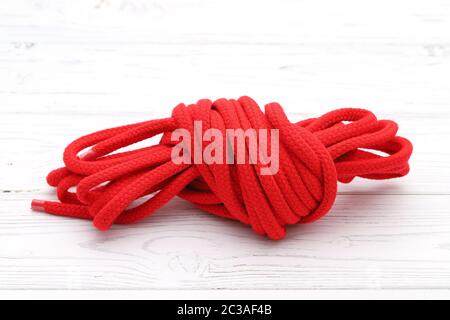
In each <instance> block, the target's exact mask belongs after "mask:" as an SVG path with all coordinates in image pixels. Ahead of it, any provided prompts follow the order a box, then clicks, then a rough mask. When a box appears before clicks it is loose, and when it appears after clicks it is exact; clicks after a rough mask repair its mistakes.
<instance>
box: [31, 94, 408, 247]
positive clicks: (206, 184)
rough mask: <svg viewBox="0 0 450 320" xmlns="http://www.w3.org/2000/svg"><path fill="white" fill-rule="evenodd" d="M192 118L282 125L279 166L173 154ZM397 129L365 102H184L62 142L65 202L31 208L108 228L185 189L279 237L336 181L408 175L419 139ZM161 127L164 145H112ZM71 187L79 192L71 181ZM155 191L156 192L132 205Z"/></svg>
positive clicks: (60, 184) (316, 206)
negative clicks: (292, 109)
mask: <svg viewBox="0 0 450 320" xmlns="http://www.w3.org/2000/svg"><path fill="white" fill-rule="evenodd" d="M194 120H199V121H202V124H203V130H207V129H208V128H217V129H219V130H221V131H222V132H225V129H226V128H228V129H237V128H242V129H244V130H245V129H248V128H254V129H262V128H266V129H271V128H277V129H279V137H280V150H279V157H280V160H279V163H280V168H279V171H278V173H277V174H275V175H272V176H270V175H261V174H260V172H259V170H258V168H259V167H260V166H259V164H255V165H253V164H236V165H227V164H212V165H206V164H193V165H190V164H175V163H174V162H172V160H171V152H172V148H173V147H174V145H175V144H176V143H177V142H172V141H171V139H170V134H171V133H172V132H173V131H174V130H175V129H177V128H184V129H187V130H189V131H190V132H191V133H192V134H193V123H194ZM397 130H398V126H397V124H396V123H395V122H393V121H390V120H377V118H376V117H375V115H373V114H372V113H371V112H370V111H367V110H363V109H350V108H348V109H339V110H335V111H332V112H329V113H327V114H325V115H323V116H321V117H319V118H315V119H308V120H304V121H300V122H298V123H295V124H293V123H290V122H289V120H288V119H287V117H286V115H285V113H284V112H283V110H282V108H281V106H280V105H279V104H278V103H270V104H268V105H266V107H265V114H264V113H263V112H261V110H260V109H259V107H258V105H257V104H256V102H254V101H253V100H252V99H251V98H249V97H242V98H240V99H239V100H226V99H220V100H217V101H216V102H214V103H212V102H211V101H209V100H200V101H199V102H198V103H197V104H193V105H189V106H185V105H184V104H180V105H178V106H177V107H176V108H175V109H174V110H173V113H172V117H171V118H166V119H160V120H151V121H145V122H140V123H136V124H132V125H127V126H122V127H117V128H112V129H107V130H103V131H99V132H96V133H93V134H90V135H87V136H84V137H82V138H80V139H78V140H75V141H74V142H72V143H71V144H70V145H69V146H68V147H67V149H66V150H65V152H64V163H65V167H63V168H60V169H57V170H54V171H52V172H51V173H50V174H49V175H48V177H47V181H48V183H49V184H50V185H51V186H53V187H56V189H57V195H58V198H59V200H60V202H52V201H42V200H33V203H32V208H33V209H34V210H37V211H45V212H48V213H51V214H55V215H60V216H69V217H76V218H84V219H92V220H93V221H94V225H95V226H96V227H97V228H98V229H100V230H107V229H108V228H110V227H111V225H112V224H114V223H119V224H128V223H134V222H137V221H139V220H142V219H144V218H146V217H148V216H150V215H151V214H152V213H153V212H155V211H156V210H157V209H159V208H160V207H162V206H163V205H164V204H165V203H167V202H168V201H169V200H170V199H172V198H173V197H174V196H176V195H178V196H180V197H181V198H183V199H186V200H187V201H190V202H192V203H193V204H195V205H196V206H198V207H200V208H201V209H203V210H205V211H208V212H210V213H213V214H215V215H218V216H221V217H225V218H229V219H234V220H238V221H240V222H242V223H244V224H248V225H251V227H252V228H253V230H254V231H255V232H257V233H258V234H263V235H267V236H268V237H269V238H271V239H281V238H283V237H284V236H285V226H286V225H289V224H295V223H307V222H312V221H315V220H317V219H319V218H320V217H322V216H323V215H324V214H326V213H327V212H328V211H329V210H330V208H331V206H332V205H333V203H334V200H335V197H336V189H337V181H340V182H344V183H348V182H350V181H352V180H353V178H355V177H362V178H368V179H390V178H395V177H401V176H404V175H406V174H407V173H408V171H409V166H408V160H409V158H410V156H411V153H412V145H411V143H410V142H409V141H408V140H406V139H404V138H402V137H398V136H396V133H397ZM160 133H164V135H163V137H162V139H161V141H160V143H159V144H157V145H154V146H151V147H145V148H141V149H138V150H134V151H127V152H120V153H117V152H114V151H116V150H118V149H120V148H123V147H126V146H129V145H131V144H134V143H136V142H139V141H142V140H144V139H148V138H150V137H153V136H155V135H158V134H160ZM89 147H91V148H90V150H89V151H88V152H87V153H86V154H85V155H84V156H81V157H79V156H78V154H79V153H80V152H81V151H83V150H85V149H87V148H89ZM363 149H366V150H363ZM367 149H369V150H375V151H380V152H383V153H386V154H387V155H386V156H382V155H379V154H376V153H379V152H376V153H372V152H370V151H369V150H367ZM113 152H114V153H113ZM72 187H76V193H73V192H70V191H69V189H70V188H72ZM147 195H153V196H152V197H151V198H145V199H144V201H143V202H142V203H140V204H139V205H137V206H134V207H132V206H131V204H132V203H133V202H134V201H135V200H136V199H140V198H142V197H144V196H147Z"/></svg>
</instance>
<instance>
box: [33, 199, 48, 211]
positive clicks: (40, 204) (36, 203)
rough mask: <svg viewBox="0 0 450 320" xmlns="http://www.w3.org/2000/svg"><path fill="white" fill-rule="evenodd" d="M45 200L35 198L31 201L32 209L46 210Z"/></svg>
mask: <svg viewBox="0 0 450 320" xmlns="http://www.w3.org/2000/svg"><path fill="white" fill-rule="evenodd" d="M45 202H46V201H45V200H37V199H33V200H32V201H31V210H33V211H36V212H45V208H44V206H45Z"/></svg>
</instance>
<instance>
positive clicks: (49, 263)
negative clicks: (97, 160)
mask: <svg viewBox="0 0 450 320" xmlns="http://www.w3.org/2000/svg"><path fill="white" fill-rule="evenodd" d="M449 77H450V3H449V2H448V1H445V0H435V1H432V0H427V1H425V0H412V1H411V0H410V1H403V0H402V1H387V0H383V1H376V2H363V1H356V0H343V1H324V0H322V1H310V0H305V1H294V0H291V1H289V0H285V1H274V0H271V1H269V0H266V1H237V0H234V1H225V2H224V1H219V0H209V1H201V0H189V1H181V0H172V1H144V0H121V1H118V0H116V1H113V0H104V1H102V0H97V1H92V0H83V1H51V0H47V1H45V0H35V1H17V0H14V1H12V0H11V1H1V2H0V144H1V150H2V152H1V153H0V192H1V193H0V201H1V206H0V241H1V243H2V245H1V246H0V290H9V289H14V290H16V289H34V290H38V289H54V290H56V289H142V290H144V289H145V290H153V289H158V290H160V289H165V290H169V289H172V290H177V289H183V290H197V289H230V290H233V289H246V290H250V289H264V290H269V289H270V290H293V289H358V290H361V289H365V290H369V289H375V290H378V289H395V290H398V289H450V209H449V207H450V164H449V163H450V153H449V151H448V141H447V140H448V139H449V138H450V127H449V125H448V124H449V123H450V112H449V108H448V107H449V104H450V102H449V101H450V81H449ZM243 94H246V95H250V96H252V97H254V98H255V99H256V100H257V101H258V102H260V103H261V104H264V103H266V102H270V101H274V100H276V101H279V102H280V103H281V104H282V105H283V106H284V107H285V110H286V111H287V112H288V113H289V115H290V118H291V119H292V120H298V119H302V118H304V117H310V116H317V115H320V114H322V113H324V112H326V111H329V110H331V109H334V108H338V107H344V106H357V107H363V108H369V109H371V110H373V111H374V112H375V113H376V114H377V115H379V116H380V117H381V118H383V117H385V118H391V119H394V120H396V121H398V123H399V124H400V133H401V134H402V135H404V136H406V137H408V138H410V139H411V140H412V141H413V143H414V146H415V153H414V156H413V158H412V161H411V166H412V172H411V174H410V175H409V176H408V177H406V178H403V179H399V180H392V181H385V182H372V181H361V180H359V181H355V182H354V183H352V184H350V185H345V186H340V189H339V193H340V194H339V197H338V201H337V203H336V206H335V208H334V209H333V211H332V212H330V214H329V215H328V216H327V217H325V218H324V219H323V220H321V221H319V222H317V223H314V224H311V225H307V226H306V225H303V226H295V227H291V228H290V229H289V233H288V237H287V239H285V240H284V241H281V242H277V243H274V242H271V241H268V240H265V239H262V238H259V237H257V236H256V235H254V234H253V233H252V232H251V231H250V230H249V229H248V228H246V227H245V226H241V225H239V224H237V223H234V222H229V221H224V220H223V219H218V218H216V217H212V216H209V215H207V214H205V213H203V212H201V211H199V210H197V209H194V208H193V207H192V206H191V205H189V204H187V203H185V202H183V201H181V200H174V201H173V202H172V203H170V204H169V205H168V206H166V207H165V208H163V209H162V210H161V211H160V212H158V213H157V214H155V216H153V217H152V218H150V219H148V220H146V221H145V222H143V223H140V224H137V225H134V226H127V227H115V228H114V229H113V230H111V231H110V232H107V233H99V232H98V231H96V230H95V229H94V228H93V227H92V226H91V224H90V223H89V222H86V221H78V220H74V219H63V218H57V217H52V216H47V215H43V214H34V213H32V212H31V211H30V210H29V209H28V208H29V201H30V200H31V199H32V198H54V195H53V193H52V190H51V189H50V188H49V187H47V186H46V184H45V175H46V174H47V172H48V171H49V170H50V169H52V168H54V167H56V166H59V165H61V160H60V159H61V154H62V151H63V148H64V147H65V145H66V144H67V143H69V142H70V141H71V140H72V139H75V138H77V137H78V136H80V135H82V134H85V133H89V132H92V131H94V130H99V129H103V128H106V127H111V126H115V125H119V124H123V123H132V122H137V121H141V120H143V119H150V118H157V117H165V116H168V115H170V112H171V109H172V107H173V106H175V105H176V104H177V103H178V102H181V101H184V102H193V101H196V100H197V99H200V98H204V97H209V98H212V99H214V98H219V97H239V96H240V95H243Z"/></svg>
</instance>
